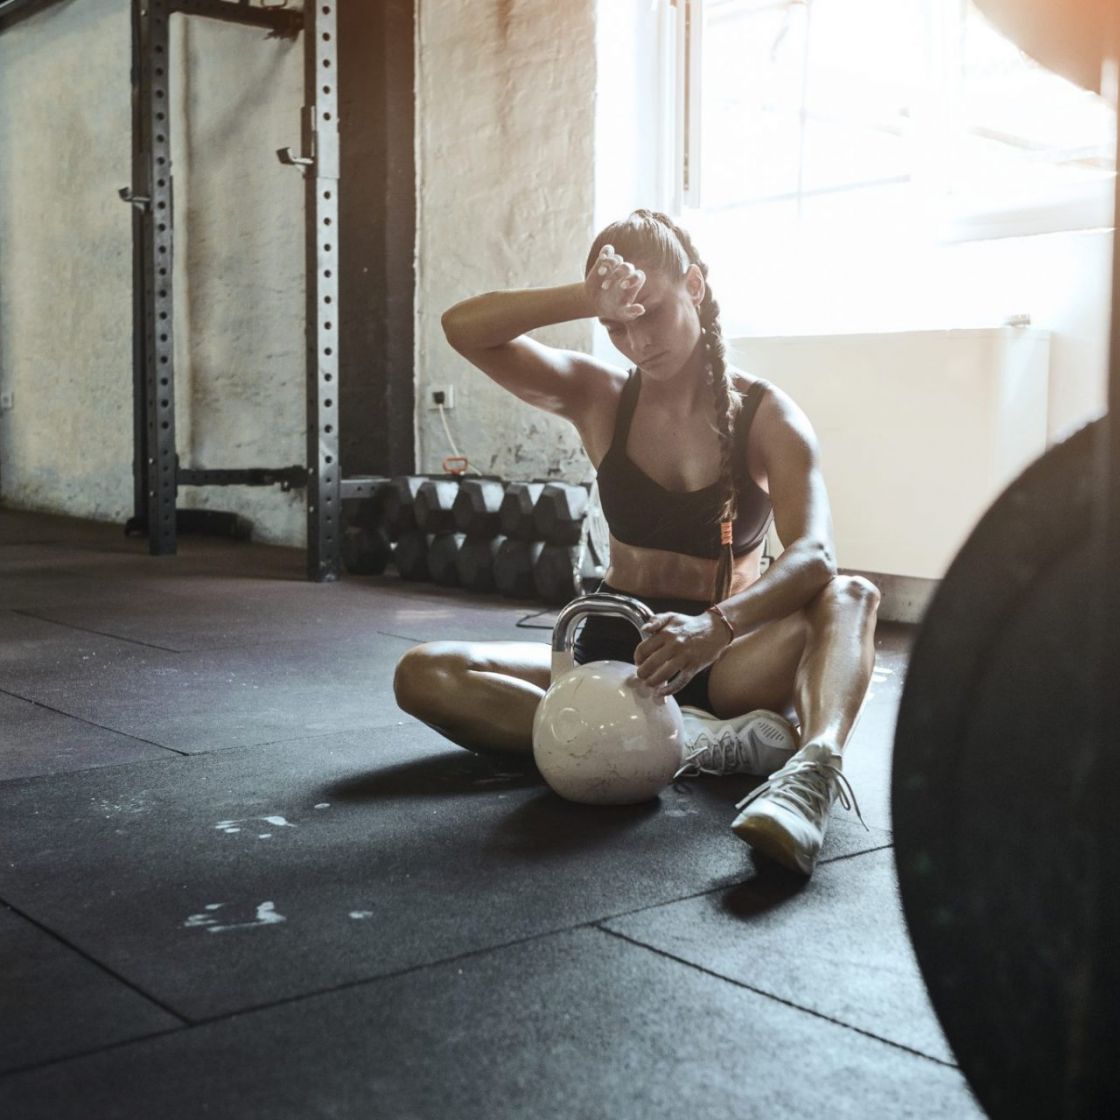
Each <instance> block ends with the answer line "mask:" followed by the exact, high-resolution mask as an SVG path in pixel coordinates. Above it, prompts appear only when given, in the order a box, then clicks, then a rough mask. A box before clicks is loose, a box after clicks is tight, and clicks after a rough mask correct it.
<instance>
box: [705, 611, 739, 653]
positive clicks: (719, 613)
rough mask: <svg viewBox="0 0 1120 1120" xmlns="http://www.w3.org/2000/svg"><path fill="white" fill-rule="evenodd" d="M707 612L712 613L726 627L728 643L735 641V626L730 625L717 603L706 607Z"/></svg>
mask: <svg viewBox="0 0 1120 1120" xmlns="http://www.w3.org/2000/svg"><path fill="white" fill-rule="evenodd" d="M708 614H714V615H715V616H716V618H718V619H719V620H720V622H722V623H723V624H724V626H726V627H727V633H728V634H729V635H730V640H729V641H728V643H727V644H728V645H731V643H732V642H733V641H735V627H734V626H732V625H731V620H730V619H729V618H728V617H727V615H725V614H724V613H723V610H722V608H721V607H720V606H719V604H718V603H717V604H716V605H715V606H711V607H709V608H708Z"/></svg>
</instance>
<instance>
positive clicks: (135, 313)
mask: <svg viewBox="0 0 1120 1120" xmlns="http://www.w3.org/2000/svg"><path fill="white" fill-rule="evenodd" d="M142 53H143V43H142V35H141V30H140V8H139V5H137V4H133V6H132V70H131V77H132V183H133V187H129V188H126V189H124V190H122V191H121V192H120V193H121V198H122V199H124V201H125V202H128V203H130V204H131V209H132V520H131V521H130V522H129V526H130V527H131V526H140V525H144V524H146V523H147V517H148V412H147V404H146V400H147V391H146V385H147V378H148V364H147V356H146V353H145V346H144V340H145V329H146V323H147V319H146V314H145V310H144V273H145V265H144V261H145V252H144V211H145V210H146V209H147V208H148V200H147V197H146V196H144V197H141V198H136V197H135V196H134V188H135V187H137V186H139V185H140V184H141V183H143V182H144V181H145V180H146V178H147V156H146V154H145V149H144V141H143V137H144V115H145V107H144V99H143V97H142V96H141V91H140V59H141V57H142Z"/></svg>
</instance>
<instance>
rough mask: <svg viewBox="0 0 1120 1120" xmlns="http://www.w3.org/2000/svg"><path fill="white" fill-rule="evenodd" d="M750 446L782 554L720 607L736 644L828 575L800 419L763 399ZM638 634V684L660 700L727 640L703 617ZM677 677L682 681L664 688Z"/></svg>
mask: <svg viewBox="0 0 1120 1120" xmlns="http://www.w3.org/2000/svg"><path fill="white" fill-rule="evenodd" d="M751 444H752V448H753V449H754V453H755V454H756V455H757V456H758V459H757V466H758V467H759V469H761V470H764V471H765V474H766V478H767V484H768V486H769V488H770V499H771V501H772V502H773V505H774V523H775V527H776V528H777V530H778V536H779V537H780V538H781V539H782V541H783V542H784V543H786V546H787V547H786V549H785V551H784V552H783V553H782V555H781V556H780V557H778V559H777V560H775V561H774V563H773V564H771V565H770V567H769V569H768V570H767V571H766V573H765V574H764V575H763V576H762V578H761V579H759V580H757V581H756V582H755V583H753V584H751V586H750V587H748V588H747V589H746V590H744V591H740V592H738V593H737V594H735V595H730V596H728V597H727V598H726V599H724V600H723V601H722V603H720V608H721V610H722V611H723V613H724V615H725V616H726V617H727V620H728V621H729V622H730V623H731V626H732V629H733V630H734V632H735V635H736V636H738V637H741V636H742V635H744V634H747V633H749V632H750V631H752V630H754V629H756V628H757V627H759V626H762V625H763V624H764V623H767V622H772V621H774V620H775V619H779V618H784V617H786V616H787V615H791V614H793V613H794V612H795V611H798V610H800V609H801V608H802V607H804V606H806V605H807V604H808V603H809V602H810V601H811V600H812V599H813V598H814V597H815V596H816V595H817V594H818V593H819V592H820V591H821V590H822V589H823V588H824V586H825V585H826V584H827V583H828V581H829V580H830V579H831V578H832V577H833V576H834V575H835V574H836V561H835V555H834V548H833V543H832V515H831V513H830V512H829V506H828V494H827V492H826V491H825V487H824V480H823V479H822V478H821V472H820V465H819V455H818V451H817V440H816V436H815V435H814V433H813V429H812V426H811V425H810V424H809V421H808V420H807V419H806V417H805V414H804V413H803V412H802V411H801V410H800V409H799V408H798V407H797V405H795V404H794V403H793V401H791V400H790V399H789V398H788V397H787V396H785V394H781V393H779V394H775V393H770V394H768V397H767V399H766V400H765V401H764V402H763V404H762V405H761V406H760V408H759V411H758V414H757V416H756V417H755V420H754V425H753V426H752V428H751ZM643 633H645V634H646V635H647V637H646V639H645V640H644V641H643V642H642V643H641V644H640V645H639V646H638V648H637V650H636V651H635V655H634V660H635V663H636V664H637V667H638V676H639V677H641V679H642V680H644V681H645V682H646V683H647V684H649V685H651V686H653V687H656V688H658V689H659V691H661V692H662V693H667V692H672V691H674V690H675V689H677V688H680V687H681V686H682V685H683V684H684V682H685V680H687V679H689V678H691V677H692V675H693V674H694V673H696V672H697V671H698V670H700V669H702V668H703V667H704V666H706V665H710V664H712V662H713V661H715V660H716V658H718V657H719V655H720V654H721V653H722V652H723V651H724V650H725V649H726V648H727V646H728V644H729V642H730V640H731V639H730V636H729V635H728V633H727V627H726V626H724V625H723V623H721V622H720V621H719V620H718V619H717V618H715V617H714V616H713V615H712V614H710V613H707V612H705V613H704V614H700V615H695V616H684V615H674V614H667V615H662V616H659V618H658V619H655V620H654V622H653V623H651V624H650V625H649V626H648V627H646V628H645V630H644V631H643ZM678 671H680V672H681V673H682V674H683V677H682V678H681V679H678V680H676V681H674V683H673V684H670V683H669V682H670V681H671V680H673V678H674V676H675V674H676V673H677V672H678Z"/></svg>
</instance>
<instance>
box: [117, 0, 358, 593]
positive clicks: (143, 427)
mask: <svg viewBox="0 0 1120 1120" xmlns="http://www.w3.org/2000/svg"><path fill="white" fill-rule="evenodd" d="M338 3H339V0H326V2H325V3H324V2H320V3H311V2H309V3H307V4H306V6H305V7H304V9H303V11H297V10H294V9H287V8H281V7H253V6H251V5H249V4H248V3H247V2H245V0H133V5H132V89H133V118H132V124H133V128H132V187H131V189H125V190H122V191H121V197H122V198H123V199H124V200H125V201H127V202H130V203H131V204H132V206H133V224H132V236H133V378H134V390H135V391H134V410H133V411H134V460H133V475H134V517H133V518H132V520H131V521H130V522H129V525H128V528H129V529H137V530H140V531H144V532H146V533H147V535H148V544H149V551H150V552H151V554H152V555H170V554H174V553H175V551H176V547H177V531H176V510H175V502H176V497H177V494H178V489H179V487H180V486H228V485H242V486H269V485H275V484H279V485H280V486H281V487H282V488H283V489H285V490H288V489H291V488H293V487H298V488H305V489H306V492H307V574H308V578H309V579H312V580H315V581H320V582H321V581H326V580H334V579H337V578H338V575H339V557H340V551H339V531H338V516H339V509H340V503H341V500H342V497H343V495H344V494H346V496H353V497H357V496H360V494H361V493H362V492H363V485H364V484H363V483H362V482H361V481H360V480H355V481H354V482H353V483H346V482H343V481H342V479H341V464H340V462H339V438H338V411H339V410H338V398H339V393H338V389H339V385H338V370H339V361H338V349H339V348H338V342H337V338H338V330H337V318H338V306H339V305H338V245H337V233H338V180H339V134H338V109H337V104H338V63H337V53H338V52H337V4H338ZM176 12H178V13H181V14H182V15H186V16H202V17H206V18H210V19H216V20H224V21H227V22H232V23H239V24H243V25H246V26H251V27H261V28H265V29H267V30H269V31H271V32H272V33H273V34H274V35H277V36H281V37H285V38H295V37H296V36H298V35H299V34H300V33H301V32H302V33H303V36H304V108H303V120H302V130H301V131H302V136H301V142H302V153H301V154H299V155H293V154H292V152H291V150H290V149H284V150H282V151H281V152H279V153H278V155H279V157H280V159H281V162H284V163H288V164H291V165H294V166H297V167H299V168H301V169H302V171H303V174H304V179H305V183H306V187H305V222H306V237H305V241H306V263H307V268H306V275H307V281H306V292H307V296H306V306H307V311H306V317H307V318H306V322H307V327H306V365H307V395H306V407H307V450H306V455H307V466H306V467H300V466H295V467H284V468H268V467H258V468H251V469H247V470H184V469H181V468H180V467H179V463H178V456H177V454H176V444H175V354H174V330H173V326H172V323H173V307H174V302H173V299H174V285H173V280H174V239H173V234H174V222H173V218H172V214H173V173H172V167H171V128H170V125H171V121H170V110H169V104H168V103H169V100H170V81H169V78H170V64H171V60H170V56H169V37H170V36H169V25H170V20H171V16H172V15H174V14H175V13H176Z"/></svg>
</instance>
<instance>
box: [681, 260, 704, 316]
mask: <svg viewBox="0 0 1120 1120" xmlns="http://www.w3.org/2000/svg"><path fill="white" fill-rule="evenodd" d="M684 286H685V288H687V289H688V294H689V296H690V297H691V299H692V302H693V303H694V304H696V306H697V307H699V306H700V304H701V303H703V302H704V293H705V292H707V290H708V285H707V283H706V282H705V280H704V274H703V273H702V272H701V271H700V266H699V265H696V264H690V265H689V266H688V271H687V272H686V273H685V274H684Z"/></svg>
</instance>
